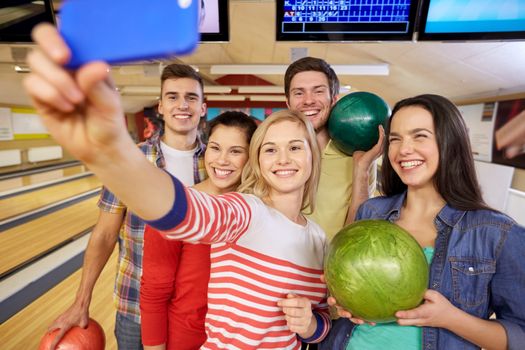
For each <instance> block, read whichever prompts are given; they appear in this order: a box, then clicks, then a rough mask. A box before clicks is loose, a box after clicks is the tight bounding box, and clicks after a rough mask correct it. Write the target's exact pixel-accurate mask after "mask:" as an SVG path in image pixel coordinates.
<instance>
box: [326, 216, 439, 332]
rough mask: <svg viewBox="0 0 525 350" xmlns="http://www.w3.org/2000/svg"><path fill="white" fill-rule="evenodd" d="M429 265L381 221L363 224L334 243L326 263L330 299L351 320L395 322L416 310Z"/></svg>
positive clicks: (411, 242) (404, 235)
mask: <svg viewBox="0 0 525 350" xmlns="http://www.w3.org/2000/svg"><path fill="white" fill-rule="evenodd" d="M428 270H429V268H428V264H427V260H426V258H425V254H424V253H423V250H422V249H421V247H420V246H419V244H418V243H417V241H416V240H415V239H414V238H413V237H412V236H411V235H410V234H409V233H408V232H406V231H405V230H404V229H402V228H401V227H399V226H397V225H395V224H392V223H390V222H388V221H385V220H363V221H357V222H355V223H353V224H351V225H348V226H346V227H345V228H343V229H342V230H341V231H339V232H338V233H337V235H336V236H335V237H334V238H333V240H332V242H331V243H330V248H329V252H328V255H327V257H326V260H325V270H324V273H325V278H326V284H327V286H328V289H329V291H330V294H331V295H332V296H334V297H335V298H336V300H337V303H338V304H339V305H341V306H342V307H344V308H345V309H347V310H348V311H350V312H351V313H352V315H353V316H355V317H358V318H361V319H364V320H367V321H369V322H377V323H386V322H392V321H395V319H396V318H395V316H394V314H395V313H396V311H399V310H408V309H412V308H414V307H416V306H418V305H419V304H420V303H421V301H422V299H423V294H424V293H425V290H426V289H427V285H428Z"/></svg>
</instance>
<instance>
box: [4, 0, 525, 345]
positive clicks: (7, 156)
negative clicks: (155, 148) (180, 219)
mask: <svg viewBox="0 0 525 350" xmlns="http://www.w3.org/2000/svg"><path fill="white" fill-rule="evenodd" d="M205 1H206V2H209V1H212V0H205ZM14 2H15V1H14ZM20 2H21V3H22V2H23V1H20ZM408 2H410V1H408ZM11 3H13V2H11ZM44 3H45V4H50V3H51V1H48V0H46V1H44ZM61 3H62V1H60V0H53V1H52V5H54V8H55V10H56V17H57V18H59V14H60V13H59V9H60V5H61ZM412 3H417V2H412ZM498 3H499V2H498ZM32 5H34V4H32ZM217 5H218V7H217V10H218V11H219V16H218V17H217V18H222V19H223V20H224V17H225V18H226V19H227V20H228V21H229V23H227V25H226V27H225V28H226V32H224V23H223V22H222V25H221V26H218V27H219V30H220V31H222V33H221V32H217V33H208V36H206V37H204V36H203V38H204V39H205V40H203V43H201V44H200V46H199V47H198V49H197V50H196V51H195V52H194V53H193V54H192V55H189V56H184V57H177V58H174V59H173V62H175V61H181V62H184V63H188V64H191V65H193V66H194V67H195V68H196V69H199V72H200V73H201V74H202V75H203V77H204V80H205V94H206V103H207V105H208V107H210V110H209V112H208V116H207V118H206V119H205V120H204V119H203V122H202V125H201V127H202V129H203V130H204V129H205V127H206V122H207V121H208V120H209V119H211V118H213V116H214V115H216V114H218V113H219V112H220V111H223V110H230V109H234V110H243V111H245V112H247V113H248V114H251V115H252V116H253V117H254V118H255V119H257V120H262V119H264V118H265V116H267V115H268V114H269V113H270V112H271V111H274V110H276V109H279V108H286V102H285V97H284V94H283V91H284V87H283V73H284V69H285V68H286V66H287V65H288V64H290V63H291V62H292V61H294V60H295V59H298V58H300V57H304V56H307V55H308V56H314V57H320V58H323V59H325V60H326V61H327V62H329V63H330V64H332V65H334V67H335V68H337V69H336V72H337V73H338V76H339V78H340V80H341V92H342V94H345V93H349V92H355V91H367V92H371V93H374V94H377V95H379V96H381V97H382V98H383V99H385V101H387V102H388V103H389V105H390V106H393V104H394V103H395V102H396V101H398V100H399V99H401V98H404V97H409V96H414V95H416V94H420V93H437V94H442V95H444V96H447V97H449V98H451V99H452V100H453V101H454V102H456V103H457V104H458V105H459V106H460V109H461V111H462V113H463V116H464V118H465V121H466V122H467V125H468V127H469V137H470V140H471V142H472V145H473V151H474V156H475V158H476V168H477V171H478V176H479V177H480V182H481V184H482V187H483V191H484V196H485V199H486V200H487V202H488V203H489V204H490V205H492V206H494V207H495V208H497V209H499V210H502V211H504V212H506V213H508V214H509V215H510V216H512V217H513V218H514V219H515V220H517V221H518V222H520V223H521V224H525V217H524V215H523V208H525V156H523V155H522V156H519V157H516V158H514V159H511V160H509V159H506V158H505V157H503V156H502V154H501V152H499V151H497V150H496V149H495V146H494V132H495V131H496V130H497V129H498V128H499V127H500V126H501V125H502V124H503V123H505V122H506V121H508V120H510V119H512V118H513V117H514V116H515V115H516V114H517V113H519V110H523V109H524V108H525V85H524V82H525V65H524V64H523V62H524V61H525V42H524V41H523V39H524V37H521V38H514V39H513V40H506V39H504V38H503V39H501V38H500V39H497V40H494V39H492V40H482V41H476V40H470V41H469V40H466V41H465V40H463V42H447V40H437V41H432V40H428V41H424V40H419V39H412V38H411V39H408V40H399V41H392V42H390V41H382V40H380V41H374V40H371V41H369V42H362V41H352V40H351V39H349V40H348V42H340V41H332V42H330V41H329V40H325V41H317V42H305V41H278V40H276V35H277V32H278V29H277V22H278V20H277V18H276V12H277V11H276V6H279V5H282V1H278V0H277V1H269V0H235V1H229V2H228V1H225V0H224V1H223V0H219V1H218V2H217ZM5 9H6V8H5V7H4V5H0V14H4V13H5ZM210 18H211V17H210ZM137 25H138V26H140V21H137ZM228 29H229V31H228ZM1 34H2V35H0V344H2V345H1V346H0V347H1V348H2V349H17V350H18V349H36V348H37V346H38V343H39V341H40V338H41V337H42V336H43V335H44V333H45V331H46V329H47V327H48V325H49V324H50V323H51V322H52V321H53V320H54V319H55V318H56V317H57V316H58V315H59V314H60V313H62V312H63V311H64V310H65V309H66V308H67V307H68V306H69V305H71V303H72V302H73V300H74V298H75V293H76V290H77V288H78V285H79V282H80V275H81V270H80V268H81V265H82V259H83V254H84V249H85V246H86V243H87V239H88V237H89V234H90V232H91V230H92V228H93V225H94V224H95V222H96V220H97V216H98V209H97V207H96V200H97V197H98V194H99V193H100V187H101V184H100V182H99V181H98V179H97V178H96V177H95V176H93V174H92V173H91V172H90V171H89V169H87V168H85V167H84V166H82V165H81V164H79V163H78V162H77V161H76V160H75V159H73V158H72V157H71V156H70V155H69V154H68V153H67V152H65V151H64V150H63V149H62V148H61V147H59V146H58V145H57V144H56V143H55V142H54V141H53V140H52V139H51V138H50V137H49V134H48V133H47V131H46V130H45V129H44V128H43V126H42V124H41V123H40V121H39V118H38V116H37V115H36V114H35V112H34V110H33V109H32V108H31V107H30V106H31V103H30V101H29V99H28V98H27V96H25V94H24V93H22V91H23V88H22V84H21V81H22V79H23V77H24V73H26V72H27V66H26V65H25V59H26V56H27V53H28V52H29V50H31V49H32V48H33V46H32V44H31V43H30V42H29V41H30V38H29V35H28V33H23V34H24V35H20V36H19V37H17V38H16V39H12V40H4V38H6V36H4V32H3V31H2V32H1ZM21 34H22V33H21ZM225 34H226V35H225ZM167 62H168V61H156V60H152V61H146V62H138V63H136V64H129V65H115V66H113V67H112V75H113V77H114V79H115V84H116V86H117V88H118V90H119V93H120V94H121V98H122V103H123V106H124V109H125V112H126V113H125V115H123V116H122V117H123V119H124V120H125V121H126V124H127V127H128V130H129V132H130V134H131V135H132V136H133V137H134V139H135V140H136V141H137V142H138V141H141V140H143V139H144V137H145V136H144V135H145V131H147V129H148V128H152V127H154V125H153V124H151V120H152V119H151V118H156V113H155V111H156V103H157V98H158V93H159V87H158V86H159V72H160V70H161V68H162V67H163V66H164V65H165V64H166V63H167ZM170 62H171V61H170ZM358 67H361V68H371V69H374V68H381V69H382V70H383V71H384V70H385V68H386V71H387V72H386V75H385V74H383V75H373V73H371V72H365V73H363V72H360V71H358V72H356V71H355V69H357V68H358ZM226 68H228V69H229V70H228V71H227V70H226ZM243 69H244V70H243ZM148 123H149V124H148ZM150 131H151V130H150ZM115 268H116V252H114V253H113V255H112V256H111V258H110V260H109V262H108V264H107V265H106V267H105V269H104V270H103V272H102V275H101V276H100V278H99V280H98V282H97V284H96V287H95V291H94V295H93V300H92V305H91V310H90V315H91V317H93V318H94V319H96V320H97V321H98V322H99V323H100V324H101V325H102V327H103V328H104V330H105V334H106V339H107V345H106V348H107V349H116V344H115V339H114V336H113V326H114V317H115V309H114V307H113V300H112V292H113V283H114V278H115Z"/></svg>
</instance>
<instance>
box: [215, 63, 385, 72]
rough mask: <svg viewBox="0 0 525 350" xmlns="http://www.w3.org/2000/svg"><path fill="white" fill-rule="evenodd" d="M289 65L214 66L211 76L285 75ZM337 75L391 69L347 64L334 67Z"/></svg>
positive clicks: (372, 65) (383, 64)
mask: <svg viewBox="0 0 525 350" xmlns="http://www.w3.org/2000/svg"><path fill="white" fill-rule="evenodd" d="M287 68H288V65H279V64H230V65H213V66H211V67H210V73H211V74H217V75H227V74H255V75H265V74H269V75H284V73H285V72H286V69H287ZM332 68H333V69H334V71H335V73H336V74H337V75H388V74H389V70H390V67H389V65H388V64H387V63H379V64H345V65H337V64H336V65H332Z"/></svg>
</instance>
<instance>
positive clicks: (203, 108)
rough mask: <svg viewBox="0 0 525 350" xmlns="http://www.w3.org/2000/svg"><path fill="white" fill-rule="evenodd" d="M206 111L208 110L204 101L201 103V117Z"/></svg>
mask: <svg viewBox="0 0 525 350" xmlns="http://www.w3.org/2000/svg"><path fill="white" fill-rule="evenodd" d="M207 111H208V106H206V103H204V102H203V103H202V105H201V117H204V116H205V115H206V112H207Z"/></svg>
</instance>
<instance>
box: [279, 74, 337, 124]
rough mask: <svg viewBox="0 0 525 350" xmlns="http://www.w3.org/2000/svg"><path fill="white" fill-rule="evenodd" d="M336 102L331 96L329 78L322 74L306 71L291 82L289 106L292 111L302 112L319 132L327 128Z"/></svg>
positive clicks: (295, 76)
mask: <svg viewBox="0 0 525 350" xmlns="http://www.w3.org/2000/svg"><path fill="white" fill-rule="evenodd" d="M334 103H335V100H333V99H332V98H331V96H330V87H329V83H328V78H327V77H326V75H325V74H324V73H322V72H318V71H304V72H300V73H297V74H296V75H294V77H293V78H292V80H291V81H290V93H289V96H288V100H287V105H288V107H289V108H290V109H291V110H294V111H299V112H302V113H303V114H304V115H305V116H306V117H307V118H308V119H310V121H311V122H312V124H313V126H314V128H315V130H316V131H317V132H318V131H320V130H322V129H324V128H325V127H326V122H327V121H328V117H329V115H330V110H331V108H332V106H333V105H334Z"/></svg>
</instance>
